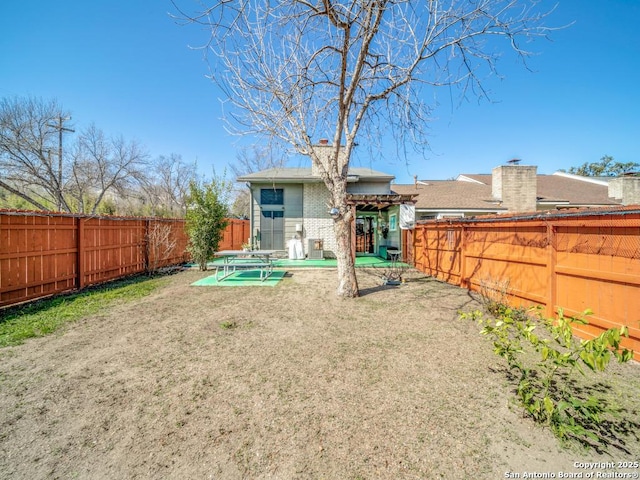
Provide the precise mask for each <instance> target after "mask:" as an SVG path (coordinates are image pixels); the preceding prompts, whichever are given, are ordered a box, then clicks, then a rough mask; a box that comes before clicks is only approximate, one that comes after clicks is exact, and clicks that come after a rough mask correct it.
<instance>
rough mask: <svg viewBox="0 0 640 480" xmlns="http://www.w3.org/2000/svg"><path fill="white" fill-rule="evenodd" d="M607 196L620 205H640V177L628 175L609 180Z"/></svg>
mask: <svg viewBox="0 0 640 480" xmlns="http://www.w3.org/2000/svg"><path fill="white" fill-rule="evenodd" d="M609 197H611V198H615V199H616V200H618V201H620V203H622V205H640V177H636V176H632V175H628V176H622V177H617V178H612V179H611V180H609Z"/></svg>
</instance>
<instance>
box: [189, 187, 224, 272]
mask: <svg viewBox="0 0 640 480" xmlns="http://www.w3.org/2000/svg"><path fill="white" fill-rule="evenodd" d="M189 188H190V197H189V206H188V209H187V216H186V229H187V234H188V235H189V244H188V245H187V250H188V251H189V253H191V256H192V257H193V260H194V261H195V262H196V263H197V264H198V266H199V267H200V270H206V269H207V262H208V261H209V260H210V259H211V258H213V254H214V252H215V251H216V250H217V249H218V244H219V243H220V240H222V234H223V232H224V229H225V228H226V226H227V223H228V221H227V219H226V217H227V213H228V209H227V206H226V204H225V203H224V202H223V200H222V192H221V187H220V185H218V184H216V183H215V182H212V183H209V184H204V185H202V186H200V185H198V184H197V183H195V182H191V184H190V186H189Z"/></svg>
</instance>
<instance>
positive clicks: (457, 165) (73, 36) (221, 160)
mask: <svg viewBox="0 0 640 480" xmlns="http://www.w3.org/2000/svg"><path fill="white" fill-rule="evenodd" d="M547 3H548V4H549V6H552V5H553V4H554V3H555V2H547ZM181 5H183V6H185V5H187V6H188V5H189V3H188V2H187V1H186V0H182V1H181ZM193 5H194V6H196V4H195V2H194V3H193ZM169 12H173V7H172V5H171V3H170V2H169V1H168V0H135V1H124V0H110V1H86V0H83V1H79V0H59V1H57V2H49V1H43V0H37V1H36V0H6V1H4V2H2V4H1V5H0V96H3V97H4V96H11V95H20V96H24V95H33V96H37V97H42V98H44V99H51V98H55V99H57V100H58V101H59V103H61V104H62V105H63V106H64V107H65V108H66V109H68V110H70V111H71V113H72V115H73V125H74V126H75V129H76V130H80V129H82V128H84V127H86V126H87V125H88V124H90V123H91V122H94V123H95V124H96V125H97V126H98V127H99V128H101V129H102V130H104V131H105V133H107V134H109V135H123V136H124V137H125V138H127V139H137V140H138V141H140V142H141V143H142V144H144V145H146V147H147V149H148V150H149V152H150V153H151V155H152V156H154V157H156V156H158V155H161V154H164V155H168V154H170V153H179V154H181V155H182V157H183V158H184V159H185V160H187V161H194V160H195V161H197V162H198V166H199V169H200V172H201V173H202V174H204V175H209V176H210V175H211V172H212V168H214V167H215V169H216V171H217V172H218V173H221V172H222V170H223V169H224V168H225V166H226V165H228V164H230V163H233V162H234V161H235V160H236V155H237V152H238V149H239V147H240V145H239V143H238V142H242V143H244V144H250V143H251V142H252V139H250V138H244V139H238V138H237V137H232V136H230V135H228V134H227V133H226V131H225V127H224V124H223V122H222V120H221V119H220V118H221V116H222V108H221V98H220V92H219V91H218V90H217V88H216V87H215V86H214V85H213V84H212V83H211V81H210V80H208V79H207V78H206V74H207V72H208V66H207V64H206V62H205V61H204V59H203V54H202V52H201V51H197V50H193V49H191V48H189V46H190V45H198V44H201V43H202V42H203V41H204V40H205V39H206V38H207V32H206V31H204V30H201V29H199V28H198V27H195V26H193V25H191V26H179V25H177V24H176V23H175V22H174V21H173V20H172V19H171V18H170V17H169V15H168V13H169ZM639 18H640V1H638V0H606V1H602V0H559V3H558V7H557V10H556V12H555V13H554V14H553V15H552V17H551V19H550V23H551V24H552V25H565V24H568V23H570V22H574V23H573V25H572V26H570V27H568V28H565V29H563V30H559V31H556V32H555V33H553V34H552V41H550V42H549V41H544V40H540V41H536V42H535V43H534V44H533V45H532V46H531V48H532V49H533V50H534V51H536V52H537V55H536V56H535V57H534V58H532V59H530V60H529V67H530V69H531V70H532V71H529V70H526V69H525V68H523V66H522V64H521V62H519V61H517V60H516V59H514V58H513V57H511V56H505V58H504V59H503V61H502V62H501V63H499V64H498V69H499V71H500V73H501V75H502V76H503V77H504V78H502V79H498V78H494V79H490V80H488V81H487V83H486V84H485V85H486V86H487V87H488V88H489V89H490V90H491V91H492V97H493V102H487V101H481V102H477V101H476V100H475V99H471V100H470V101H469V102H465V103H462V104H461V105H460V106H458V101H457V100H455V99H454V100H453V101H451V100H450V99H449V98H448V93H447V92H446V91H442V92H440V93H439V101H440V103H441V105H440V107H439V108H438V109H437V111H436V112H435V118H434V120H433V122H432V123H431V125H430V133H431V149H432V151H431V153H429V154H428V155H427V157H426V158H422V157H417V156H414V157H411V158H410V159H409V165H405V162H404V160H398V161H393V159H392V156H390V155H387V158H386V160H385V161H380V162H373V163H372V162H369V161H368V159H367V158H361V157H360V156H359V157H358V158H357V159H356V160H355V161H356V163H355V164H359V165H363V166H369V167H372V168H375V169H377V170H381V171H384V172H387V173H392V174H394V175H396V181H397V182H398V183H408V182H412V179H413V175H417V176H418V177H419V178H421V179H447V178H452V177H455V176H456V175H457V174H459V173H488V172H490V171H491V168H493V167H494V166H496V165H499V164H501V163H504V162H506V161H507V160H509V159H511V158H521V159H522V160H523V163H526V164H529V165H537V166H538V172H539V173H553V172H554V171H556V170H558V169H561V168H564V169H568V168H569V167H571V166H577V165H581V164H582V163H584V162H591V161H598V160H599V159H600V157H602V156H603V155H611V156H613V157H614V158H615V159H616V160H618V161H622V162H629V161H634V162H640V156H639V155H638V152H640V113H639V109H640V88H639V87H638V85H640V41H639V40H638V37H637V33H636V29H637V26H636V23H637V20H638V19H639ZM390 157H391V159H390ZM293 164H295V165H296V166H297V165H299V160H294V161H293Z"/></svg>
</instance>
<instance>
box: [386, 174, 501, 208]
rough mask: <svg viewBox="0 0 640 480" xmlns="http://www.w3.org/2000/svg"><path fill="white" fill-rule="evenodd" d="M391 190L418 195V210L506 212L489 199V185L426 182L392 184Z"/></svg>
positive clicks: (446, 181)
mask: <svg viewBox="0 0 640 480" xmlns="http://www.w3.org/2000/svg"><path fill="white" fill-rule="evenodd" d="M489 178H491V176H490V175H489ZM391 190H393V191H394V192H396V193H399V194H405V195H406V194H418V197H417V198H416V204H415V206H416V209H418V210H466V211H473V210H490V211H492V212H497V211H502V210H505V211H506V208H502V207H500V206H499V205H498V203H497V202H496V201H495V200H494V199H493V198H492V197H491V185H490V184H489V185H484V184H481V183H469V182H461V181H457V180H426V181H422V182H418V183H417V184H409V185H400V184H393V185H391Z"/></svg>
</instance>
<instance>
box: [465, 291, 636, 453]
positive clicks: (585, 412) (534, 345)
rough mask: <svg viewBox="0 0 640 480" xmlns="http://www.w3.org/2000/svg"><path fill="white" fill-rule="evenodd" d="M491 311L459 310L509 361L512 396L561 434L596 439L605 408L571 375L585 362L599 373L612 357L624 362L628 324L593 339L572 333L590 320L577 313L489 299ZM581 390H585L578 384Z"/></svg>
mask: <svg viewBox="0 0 640 480" xmlns="http://www.w3.org/2000/svg"><path fill="white" fill-rule="evenodd" d="M491 306H492V313H493V315H492V316H489V317H487V316H485V315H484V314H483V313H482V312H480V311H475V312H471V313H462V314H461V315H460V316H461V318H463V319H465V318H466V319H473V320H476V321H478V322H479V323H480V324H481V325H482V327H483V328H482V331H481V333H482V334H483V335H487V336H488V337H490V338H491V339H492V340H493V346H494V352H495V353H496V355H499V356H501V357H502V358H504V359H505V360H506V361H507V364H508V366H509V369H510V371H512V372H513V371H515V374H516V378H517V388H516V398H517V402H518V404H519V405H520V406H521V407H522V408H523V409H524V411H525V412H526V414H527V415H528V416H530V417H531V418H532V419H533V420H534V421H536V422H537V423H540V424H543V425H546V426H548V427H550V428H551V430H552V431H553V433H554V434H555V435H556V436H557V437H559V438H560V439H566V438H575V439H577V440H579V441H581V442H582V443H584V444H585V445H590V443H589V441H596V442H598V441H600V438H599V437H598V435H596V433H594V432H597V431H598V429H597V426H598V425H600V424H601V422H602V421H603V418H602V416H603V414H605V413H607V412H608V411H609V410H608V407H607V405H606V403H605V402H603V401H601V400H600V399H598V398H596V397H594V396H586V398H585V395H584V394H583V393H581V392H580V390H581V389H580V388H579V387H578V386H577V384H576V382H574V381H573V380H572V378H573V376H572V375H573V374H574V372H579V373H580V374H582V375H583V376H584V375H585V370H584V367H585V366H586V367H587V368H588V369H589V370H591V371H594V372H602V371H604V370H605V369H606V367H607V365H608V364H609V362H610V361H611V359H612V358H615V359H616V360H618V361H619V362H627V361H629V360H630V359H631V358H633V352H632V351H630V350H627V349H624V348H621V347H620V342H621V339H622V337H623V336H628V331H627V328H626V327H624V326H623V327H620V328H612V329H609V330H607V331H605V332H603V333H602V334H601V335H599V336H598V337H596V338H593V339H591V340H579V339H576V338H575V337H574V336H573V332H572V325H573V324H576V323H579V324H588V321H587V320H586V317H587V316H588V315H590V314H591V312H590V311H588V310H587V311H585V312H584V313H583V315H582V316H580V317H565V316H564V312H563V311H562V310H559V312H558V318H557V319H544V318H542V317H540V316H539V315H534V314H532V313H533V312H531V311H530V312H527V311H525V310H523V309H513V308H510V307H508V306H505V305H501V306H500V307H498V304H495V303H492V304H491ZM582 390H583V392H584V391H586V390H585V389H582Z"/></svg>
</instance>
